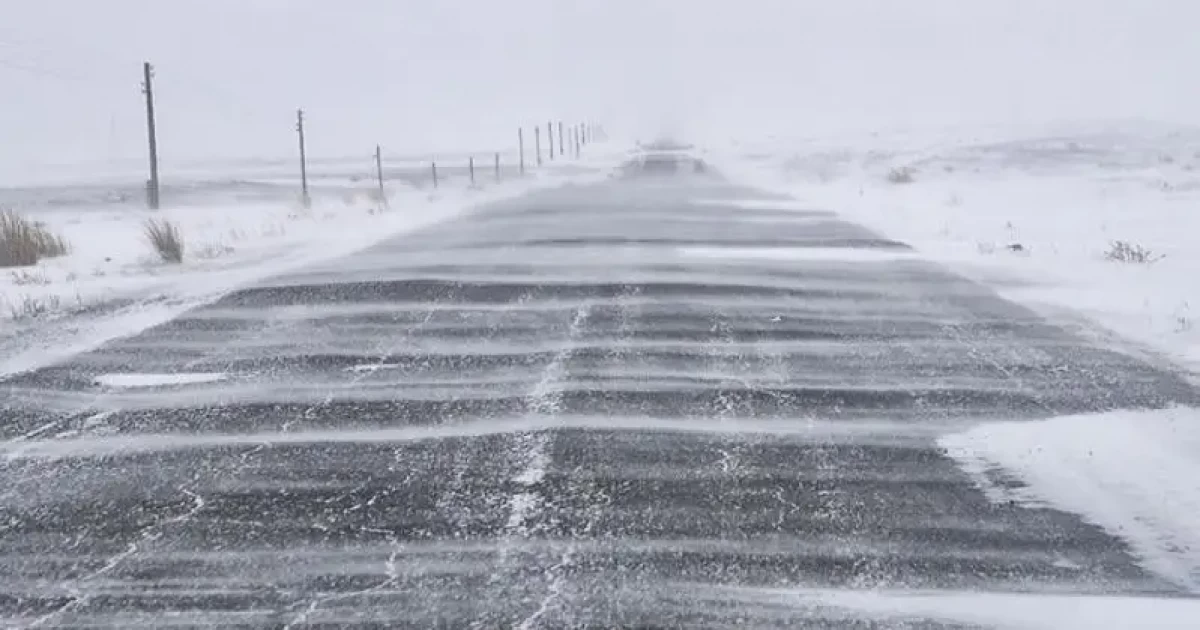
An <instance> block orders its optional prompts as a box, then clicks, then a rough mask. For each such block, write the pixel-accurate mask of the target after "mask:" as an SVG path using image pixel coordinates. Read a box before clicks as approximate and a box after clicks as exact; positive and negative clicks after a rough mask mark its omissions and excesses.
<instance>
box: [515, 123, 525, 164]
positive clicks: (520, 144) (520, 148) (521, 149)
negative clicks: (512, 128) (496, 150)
mask: <svg viewBox="0 0 1200 630" xmlns="http://www.w3.org/2000/svg"><path fill="white" fill-rule="evenodd" d="M517 169H518V170H517V172H518V173H519V174H521V175H524V174H525V130H524V129H517Z"/></svg>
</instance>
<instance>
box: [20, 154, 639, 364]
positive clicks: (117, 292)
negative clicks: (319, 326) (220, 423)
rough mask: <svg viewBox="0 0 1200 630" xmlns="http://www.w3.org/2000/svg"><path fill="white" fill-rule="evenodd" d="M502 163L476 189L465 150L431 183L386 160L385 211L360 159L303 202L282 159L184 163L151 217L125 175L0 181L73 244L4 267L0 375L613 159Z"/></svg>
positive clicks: (330, 166) (487, 167)
mask: <svg viewBox="0 0 1200 630" xmlns="http://www.w3.org/2000/svg"><path fill="white" fill-rule="evenodd" d="M488 155H490V154H488ZM443 157H444V156H443ZM503 159H504V163H505V164H506V165H507V167H506V168H505V169H503V170H502V173H501V178H500V180H499V181H497V180H496V176H495V172H494V169H493V165H492V163H491V162H490V161H484V160H482V159H480V158H478V157H477V158H476V165H477V166H476V169H477V170H476V184H475V185H471V183H470V180H469V177H468V173H467V170H466V168H465V166H466V157H465V156H463V157H462V159H461V160H457V159H456V160H455V166H454V167H450V166H449V165H448V164H446V163H445V162H442V163H441V165H440V169H439V173H440V174H439V186H438V188H437V189H434V188H433V187H432V186H431V185H430V181H429V179H430V178H429V177H428V166H427V162H426V161H425V160H421V159H407V160H403V161H388V162H385V179H387V180H389V181H388V183H387V184H386V192H387V204H386V206H383V205H381V204H380V203H379V202H378V201H377V196H378V195H377V194H376V192H377V190H376V184H375V182H374V180H373V178H372V173H373V171H372V170H371V168H372V165H371V163H370V161H369V160H361V161H360V163H357V164H355V163H349V164H347V163H345V162H342V161H329V162H326V163H322V162H321V161H315V165H314V167H313V169H312V170H313V172H312V173H311V175H310V189H311V191H312V198H313V203H312V206H311V207H310V208H308V209H305V208H304V207H303V206H302V204H300V202H299V197H300V195H299V190H298V182H297V181H296V180H297V179H298V178H297V177H295V175H294V174H293V172H292V171H293V170H294V165H293V164H290V163H288V164H276V163H271V162H263V163H257V164H224V165H221V164H217V165H202V166H197V167H194V168H191V169H181V170H180V171H179V172H173V173H170V174H169V175H168V176H166V177H165V178H164V179H165V188H164V192H163V197H164V204H163V206H164V207H163V209H162V210H158V211H150V210H147V209H146V208H145V207H144V205H143V202H142V195H141V192H140V190H139V185H138V184H135V183H132V182H136V181H137V179H136V175H134V174H132V173H129V172H127V171H126V170H123V169H116V170H115V171H113V172H100V173H96V174H93V173H86V174H83V175H79V174H75V175H72V174H69V173H49V174H46V175H44V177H43V179H42V180H41V181H38V182H36V183H35V184H33V185H29V186H26V187H10V188H0V207H4V208H13V209H14V210H16V211H17V212H19V213H20V214H21V215H22V216H25V217H27V218H28V219H30V220H33V221H37V222H40V223H42V224H44V225H45V226H46V227H47V228H49V229H50V230H51V231H52V232H54V233H56V234H58V235H61V236H62V237H63V238H65V239H66V241H67V242H68V244H69V246H70V252H69V254H68V255H66V256H63V257H59V258H51V259H45V260H42V261H41V262H39V263H38V264H37V265H36V266H31V267H19V268H8V269H0V357H2V358H0V375H3V374H11V373H14V372H20V371H25V370H30V369H35V368H37V367H39V366H42V365H46V364H49V363H53V362H54V361H57V360H59V359H62V358H65V357H68V356H70V355H72V354H75V353H78V352H80V351H82V350H85V349H87V348H90V347H93V346H95V345H96V344H98V343H102V342H104V341H106V340H108V339H111V338H114V337H118V336H125V335H129V334H133V333H135V332H137V331H138V330H141V329H143V328H146V327H149V326H153V325H155V324H157V323H160V322H162V321H165V320H167V319H170V318H171V317H173V316H174V315H176V314H178V313H180V312H182V311H184V310H186V309H187V308H191V307H193V306H196V305H198V304H202V303H204V302H207V301H210V300H212V299H215V298H216V297H218V296H220V295H221V294H223V293H226V292H228V291H230V290H232V289H234V288H236V287H239V286H242V285H245V284H247V283H251V282H253V281H255V280H256V279H260V278H265V277H268V276H271V275H276V274H279V273H282V272H284V271H286V270H288V269H292V268H295V267H297V266H300V265H310V264H314V263H317V262H320V261H323V260H329V259H332V258H336V257H339V256H343V255H346V254H348V253H351V252H353V251H356V250H359V249H362V248H364V247H367V246H369V245H371V244H373V243H376V242H379V241H381V240H383V239H386V238H388V237H390V236H393V235H396V234H399V233H401V232H404V231H408V230H413V229H417V228H419V227H421V226H423V225H428V224H431V223H434V222H437V221H440V220H443V219H446V218H448V217H450V216H453V215H454V214H456V213H459V212H462V211H464V210H466V209H468V208H470V207H471V206H473V205H476V204H480V203H485V202H487V201H489V200H495V199H501V198H505V197H509V196H515V195H520V194H522V193H524V192H527V191H529V190H531V189H534V188H538V187H543V186H553V185H558V184H562V183H564V182H567V181H580V180H581V179H583V180H586V179H587V178H589V177H597V176H598V177H603V176H604V174H605V173H606V172H607V169H608V168H609V167H610V166H611V162H613V160H615V159H616V156H612V155H606V154H605V153H604V152H603V149H602V148H601V147H596V148H595V150H593V151H591V152H590V153H589V155H587V156H585V157H584V158H583V159H582V160H560V161H558V162H556V163H547V164H546V166H545V167H543V168H541V169H536V168H533V167H532V166H531V167H530V169H529V171H528V172H527V174H526V175H525V176H524V177H518V176H517V174H516V173H515V172H513V171H514V170H515V169H514V168H513V165H515V156H504V158H503ZM457 162H461V163H462V164H457ZM135 172H136V171H135ZM422 178H424V180H422ZM152 218H153V219H166V220H169V221H171V222H172V223H174V224H175V225H177V226H178V228H179V231H180V234H181V235H182V238H183V241H184V248H185V251H184V262H183V264H178V265H173V264H167V263H163V262H162V261H161V260H160V259H159V257H158V255H157V254H156V253H155V251H154V249H153V248H152V247H151V245H150V243H149V241H148V240H147V237H146V234H145V222H146V221H147V220H148V219H152Z"/></svg>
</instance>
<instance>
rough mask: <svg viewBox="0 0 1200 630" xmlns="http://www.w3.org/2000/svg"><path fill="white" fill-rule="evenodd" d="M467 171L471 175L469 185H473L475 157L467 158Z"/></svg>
mask: <svg viewBox="0 0 1200 630" xmlns="http://www.w3.org/2000/svg"><path fill="white" fill-rule="evenodd" d="M467 171H468V172H469V173H471V185H472V186H474V185H475V156H471V157H469V158H467Z"/></svg>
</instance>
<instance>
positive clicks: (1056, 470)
mask: <svg viewBox="0 0 1200 630" xmlns="http://www.w3.org/2000/svg"><path fill="white" fill-rule="evenodd" d="M940 444H941V446H942V447H943V448H945V449H946V450H947V452H948V453H949V455H950V456H951V457H953V458H955V459H956V460H958V461H959V463H960V464H961V465H962V467H963V469H964V470H965V471H966V472H967V473H968V474H970V475H971V476H972V477H973V478H974V479H975V480H976V482H977V483H978V484H979V485H980V486H981V488H982V489H983V491H984V492H985V493H987V494H988V496H989V497H990V498H992V499H993V500H996V501H1010V500H1015V501H1018V502H1021V503H1025V504H1032V505H1036V506H1049V507H1052V508H1056V509H1060V510H1066V511H1069V512H1074V513H1076V514H1079V515H1081V516H1083V517H1084V518H1085V519H1086V520H1088V521H1090V522H1092V523H1094V524H1096V525H1099V526H1100V527H1103V528H1104V529H1105V530H1107V531H1108V532H1109V533H1111V534H1112V535H1114V536H1116V537H1118V538H1121V539H1123V540H1125V541H1126V542H1127V543H1128V544H1129V546H1130V547H1131V549H1132V550H1133V552H1134V554H1135V555H1137V556H1138V557H1139V558H1140V559H1141V561H1142V563H1143V565H1144V566H1145V567H1146V568H1147V569H1149V570H1151V571H1154V572H1155V573H1158V574H1159V575H1161V576H1163V577H1164V578H1166V579H1168V580H1170V581H1172V582H1173V583H1175V584H1177V585H1179V586H1180V587H1182V588H1185V589H1188V590H1190V591H1192V592H1196V593H1200V410H1197V409H1190V408H1173V409H1166V410H1161V411H1120V412H1110V413H1103V414H1095V415H1080V416H1063V417H1058V418H1052V419H1050V420H1045V421H1035V422H1029V421H1016V422H997V423H990V424H984V425H981V426H978V427H976V428H973V429H970V430H968V431H966V432H963V433H958V434H954V435H949V436H946V437H943V438H941V440H940ZM998 480H1004V481H1005V482H1004V483H997V481H998ZM1008 480H1015V481H1017V482H1019V483H1018V484H1012V483H1008ZM1014 486H1015V487H1014Z"/></svg>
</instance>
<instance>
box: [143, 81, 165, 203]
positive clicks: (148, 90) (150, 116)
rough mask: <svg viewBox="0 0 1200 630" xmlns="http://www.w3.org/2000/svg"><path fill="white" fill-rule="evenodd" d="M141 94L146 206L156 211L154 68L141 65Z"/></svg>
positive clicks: (156, 144)
mask: <svg viewBox="0 0 1200 630" xmlns="http://www.w3.org/2000/svg"><path fill="white" fill-rule="evenodd" d="M142 92H143V93H145V95H146V139H147V141H148V142H149V144H150V181H148V182H146V205H147V206H149V207H150V209H151V210H158V207H159V202H160V200H161V197H160V195H159V193H160V192H161V191H160V189H159V186H158V132H157V131H156V130H155V125H154V67H153V66H151V65H150V62H149V61H147V62H146V63H144V64H142Z"/></svg>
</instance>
